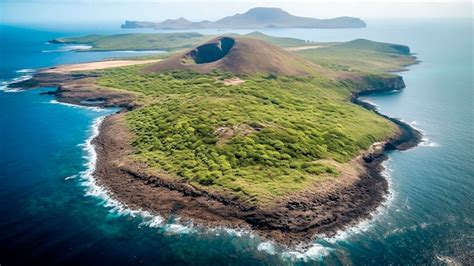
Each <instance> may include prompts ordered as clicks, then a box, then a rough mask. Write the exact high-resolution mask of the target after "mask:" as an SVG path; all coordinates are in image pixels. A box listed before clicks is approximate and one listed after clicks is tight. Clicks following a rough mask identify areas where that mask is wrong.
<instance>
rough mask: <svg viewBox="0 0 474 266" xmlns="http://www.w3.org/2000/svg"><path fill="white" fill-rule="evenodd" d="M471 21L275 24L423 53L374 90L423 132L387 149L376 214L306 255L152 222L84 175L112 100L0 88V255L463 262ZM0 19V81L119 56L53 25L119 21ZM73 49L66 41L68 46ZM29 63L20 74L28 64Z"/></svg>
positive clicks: (303, 34)
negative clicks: (399, 79) (91, 104)
mask: <svg viewBox="0 0 474 266" xmlns="http://www.w3.org/2000/svg"><path fill="white" fill-rule="evenodd" d="M472 22H473V21H472V20H411V21H396V20H393V21H369V27H368V28H366V29H348V30H308V29H305V30H299V29H298V30H295V29H293V30H269V31H267V33H269V34H273V35H280V36H292V37H298V38H303V39H309V40H315V41H344V40H351V39H355V38H361V37H363V38H368V39H373V40H378V41H389V42H397V43H403V44H407V45H409V46H410V47H411V48H412V50H413V52H415V53H417V55H418V57H419V59H420V60H421V61H422V63H420V64H418V65H415V66H411V67H410V71H408V72H404V73H402V75H403V77H404V79H405V82H406V84H407V88H406V90H404V91H403V92H400V93H392V94H385V95H378V96H371V97H368V99H367V100H369V101H371V102H374V103H375V104H377V105H378V108H379V109H380V111H381V112H383V113H386V114H388V115H391V116H395V117H400V118H401V119H403V120H405V121H407V122H410V123H412V124H413V125H414V126H415V127H417V128H420V129H421V130H423V132H424V134H425V140H426V141H425V142H424V143H423V144H422V145H421V146H419V147H417V148H415V149H412V150H409V151H406V152H392V153H391V154H390V160H389V161H388V162H387V164H386V168H387V171H386V174H387V178H388V179H389V181H390V183H391V190H392V191H393V195H392V197H391V198H390V200H389V202H388V203H387V206H386V207H384V208H381V211H380V213H379V214H377V215H376V217H375V218H374V219H373V220H370V221H367V222H365V223H363V224H361V225H360V226H358V227H357V228H354V229H353V230H350V231H348V232H344V233H342V234H341V235H340V236H339V237H337V238H335V239H326V240H318V241H316V242H315V245H314V247H313V248H312V249H310V250H309V251H308V252H306V253H298V252H293V251H288V250H280V249H279V248H277V247H274V246H272V245H271V244H269V243H263V244H262V242H261V241H260V240H259V239H258V238H256V237H252V236H251V235H249V234H246V233H239V232H227V231H226V230H224V229H215V230H205V229H202V228H196V227H193V228H191V229H190V228H188V227H183V226H180V225H179V222H178V221H172V222H169V223H168V224H163V223H161V224H160V220H159V218H155V219H152V217H148V216H146V214H140V213H130V212H128V213H127V212H126V211H124V210H121V209H120V208H119V207H117V206H115V205H113V202H110V201H106V200H105V199H104V197H101V193H100V190H99V191H97V190H96V189H95V190H94V186H91V185H90V183H88V182H87V179H86V178H87V172H85V171H86V170H87V169H88V166H89V165H88V162H90V157H91V153H90V151H88V150H87V149H86V148H87V145H84V144H85V143H86V142H87V140H88V139H90V136H91V134H93V130H92V129H91V127H92V125H93V123H94V121H97V119H98V118H99V117H101V116H104V115H106V114H108V113H111V112H114V111H115V110H97V109H93V108H79V107H71V106H66V105H61V104H57V103H54V101H53V100H54V99H53V98H52V97H51V96H44V95H39V93H40V92H42V91H47V90H52V89H53V88H43V89H39V90H30V91H24V92H4V91H0V169H1V170H0V264H2V265H3V264H5V265H9V264H20V263H27V262H29V263H36V264H38V263H42V264H85V263H93V262H95V263H96V264H97V262H101V263H105V264H166V265H171V264H178V265H179V264H247V265H260V264H267V265H278V264H304V263H308V264H319V263H322V264H330V265H331V264H336V265H337V264H374V265H380V264H389V263H393V264H401V263H405V264H406V263H411V264H418V263H442V262H446V261H449V260H451V261H455V262H456V261H457V262H463V261H464V262H468V261H471V262H472V260H473V256H474V254H473V250H474V235H473V232H474V206H473V204H474V203H473V202H474V196H473V195H472V191H473V189H474V179H473V178H474V157H473V154H474V153H473V152H474V140H473V138H472V136H473V135H474V134H473V133H474V121H473V119H474V118H473V117H474V106H473V105H474V99H473V79H472V73H473V69H472V68H473V67H472V65H473V61H472V60H473V57H472V56H473V55H472V53H473V43H472V36H473V32H472ZM36 28H37V29H31V28H29V29H28V28H18V27H14V26H0V34H1V36H0V37H1V41H0V53H1V54H0V80H1V81H3V82H8V81H11V80H12V79H13V78H18V77H21V76H23V75H27V74H28V73H21V72H20V73H18V72H17V71H18V70H23V69H36V68H40V67H47V66H53V65H57V64H65V63H76V62H85V61H94V60H99V59H101V58H104V57H116V56H127V55H132V56H135V55H136V54H132V53H114V52H107V53H102V52H94V53H90V52H81V53H75V52H67V51H62V52H60V51H59V52H43V51H51V50H64V48H65V47H64V46H57V45H50V44H45V42H46V41H48V40H50V39H52V38H55V37H61V36H71V35H82V34H87V33H113V32H122V31H120V30H118V29H114V28H113V27H110V26H108V25H107V26H104V27H101V28H94V27H92V26H81V27H74V28H73V30H71V28H72V27H71V28H67V27H62V28H61V29H54V30H52V29H49V28H48V27H43V28H41V29H39V28H38V27H36ZM66 48H67V47H66ZM23 72H25V71H23Z"/></svg>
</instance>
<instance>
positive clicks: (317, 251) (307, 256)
mask: <svg viewBox="0 0 474 266" xmlns="http://www.w3.org/2000/svg"><path fill="white" fill-rule="evenodd" d="M331 250H332V248H329V247H325V246H323V245H321V244H317V243H314V244H313V245H312V246H311V247H310V248H308V249H306V250H304V251H296V250H294V251H284V252H282V253H281V257H282V258H284V259H290V260H291V261H294V262H297V261H304V262H308V261H315V260H322V259H323V258H324V257H325V256H327V255H329V253H330V252H331Z"/></svg>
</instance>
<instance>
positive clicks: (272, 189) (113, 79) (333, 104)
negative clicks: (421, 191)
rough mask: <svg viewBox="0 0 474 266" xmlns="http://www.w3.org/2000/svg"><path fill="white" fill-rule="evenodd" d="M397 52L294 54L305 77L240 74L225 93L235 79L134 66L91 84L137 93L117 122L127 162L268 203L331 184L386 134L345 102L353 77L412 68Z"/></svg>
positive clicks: (384, 48) (358, 45)
mask: <svg viewBox="0 0 474 266" xmlns="http://www.w3.org/2000/svg"><path fill="white" fill-rule="evenodd" d="M250 35H252V36H260V38H264V39H265V40H267V41H268V40H269V39H268V38H270V39H271V38H274V37H269V36H266V35H263V34H260V33H252V34H250ZM196 38H201V37H196ZM277 41H278V42H279V44H280V45H282V46H293V45H295V46H301V45H302V44H303V43H305V42H304V41H301V40H296V39H291V38H276V39H273V42H274V43H275V42H277ZM129 45H133V47H136V46H135V44H133V43H130V44H129ZM313 45H314V44H313ZM394 47H396V48H394ZM397 47H398V46H394V45H391V44H383V43H375V42H371V41H367V40H356V41H354V42H349V43H344V44H330V45H328V46H326V47H323V48H318V49H308V50H302V51H298V52H297V53H298V54H299V55H300V56H302V57H305V58H306V59H308V60H311V61H312V62H314V63H316V64H317V65H319V66H321V69H319V70H318V71H322V72H315V76H312V77H289V76H277V75H272V74H270V75H248V76H245V75H241V76H238V77H237V78H241V79H243V80H245V83H241V84H239V85H232V86H228V85H225V84H224V82H223V81H224V80H226V79H230V78H236V76H235V74H231V73H224V72H220V71H217V70H215V71H214V72H211V73H209V74H197V73H193V72H189V71H184V70H180V71H174V72H149V71H148V72H146V71H143V68H145V67H146V66H143V65H142V66H131V67H123V68H112V69H107V70H102V71H100V76H99V78H98V80H97V82H98V85H100V86H104V87H109V88H113V89H119V90H127V91H133V92H135V93H136V94H137V95H139V97H138V98H137V99H136V101H137V102H138V104H139V105H140V106H141V108H139V109H136V110H133V111H131V112H128V113H127V114H126V116H125V119H126V121H127V125H128V126H129V128H130V129H131V131H132V132H133V133H134V135H135V140H134V142H133V146H134V147H135V148H136V154H134V155H133V158H134V159H136V160H140V161H144V162H146V163H147V164H148V165H149V166H150V167H151V168H152V169H155V170H156V171H159V172H160V173H162V176H163V177H166V178H172V179H183V180H186V181H187V182H189V183H191V184H193V185H195V186H198V187H202V188H205V189H206V190H210V191H218V192H227V193H231V194H233V195H236V196H238V197H239V198H241V199H242V200H247V201H251V202H255V203H259V204H269V203H271V202H272V201H274V200H275V199H276V198H278V197H282V196H285V195H288V194H290V193H293V192H295V191H301V190H304V189H306V188H308V187H310V186H311V185H313V184H315V183H317V182H320V181H322V180H328V179H334V178H337V177H338V176H339V170H340V169H342V168H341V167H344V166H343V164H345V163H348V161H350V160H351V159H352V158H354V156H356V155H357V154H358V153H359V152H360V151H361V150H365V149H367V148H368V147H369V146H370V145H371V144H372V143H374V142H376V141H380V140H383V139H385V138H387V137H388V136H390V135H391V134H393V132H394V130H395V128H396V126H395V125H394V124H392V123H391V122H390V121H388V120H386V119H384V118H383V117H380V116H378V115H376V114H375V113H373V112H372V111H368V110H366V109H363V108H362V107H360V106H358V105H355V104H352V103H351V102H350V101H349V99H350V97H351V92H352V91H353V90H355V89H364V88H362V87H363V86H364V85H362V84H361V83H360V82H361V79H360V77H364V78H368V79H370V81H371V82H372V83H376V82H379V81H380V82H383V79H382V78H381V77H386V76H388V75H392V74H387V73H386V72H387V71H393V70H397V69H401V68H402V67H403V66H405V65H407V64H410V63H413V62H414V60H415V59H414V57H412V56H409V55H408V54H407V51H406V50H404V49H403V48H402V49H400V48H397ZM317 73H324V76H323V75H320V74H317ZM348 81H349V82H348ZM356 85H359V87H357V86H356Z"/></svg>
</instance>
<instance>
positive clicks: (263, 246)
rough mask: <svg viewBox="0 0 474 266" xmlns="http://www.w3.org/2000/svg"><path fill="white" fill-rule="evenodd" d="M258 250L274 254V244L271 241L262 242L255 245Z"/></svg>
mask: <svg viewBox="0 0 474 266" xmlns="http://www.w3.org/2000/svg"><path fill="white" fill-rule="evenodd" d="M257 250H258V251H264V252H266V253H268V254H270V255H275V254H276V251H275V245H273V243H271V242H262V243H260V244H259V245H258V246H257Z"/></svg>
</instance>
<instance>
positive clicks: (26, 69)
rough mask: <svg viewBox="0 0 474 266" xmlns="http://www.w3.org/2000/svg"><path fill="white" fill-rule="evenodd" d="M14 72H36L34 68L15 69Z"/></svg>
mask: <svg viewBox="0 0 474 266" xmlns="http://www.w3.org/2000/svg"><path fill="white" fill-rule="evenodd" d="M15 72H16V73H34V72H36V70H35V69H31V68H25V69H20V70H17V71H15Z"/></svg>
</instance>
